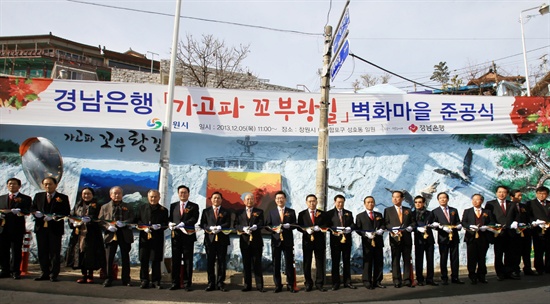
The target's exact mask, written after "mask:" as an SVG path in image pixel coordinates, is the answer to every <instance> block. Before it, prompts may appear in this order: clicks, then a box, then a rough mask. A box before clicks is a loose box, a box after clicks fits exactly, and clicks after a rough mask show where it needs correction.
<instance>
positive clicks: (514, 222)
mask: <svg viewBox="0 0 550 304" xmlns="http://www.w3.org/2000/svg"><path fill="white" fill-rule="evenodd" d="M510 229H518V222H516V221H513V222H512V224H510Z"/></svg>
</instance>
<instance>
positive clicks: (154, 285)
mask: <svg viewBox="0 0 550 304" xmlns="http://www.w3.org/2000/svg"><path fill="white" fill-rule="evenodd" d="M151 288H156V289H162V285H160V282H156V283H155V282H152V283H151Z"/></svg>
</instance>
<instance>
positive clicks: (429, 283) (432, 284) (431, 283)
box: [426, 281, 439, 286]
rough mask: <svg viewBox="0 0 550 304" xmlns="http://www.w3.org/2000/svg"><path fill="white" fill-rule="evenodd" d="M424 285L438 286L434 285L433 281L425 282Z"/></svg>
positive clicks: (437, 284)
mask: <svg viewBox="0 0 550 304" xmlns="http://www.w3.org/2000/svg"><path fill="white" fill-rule="evenodd" d="M426 285H431V286H439V283H436V282H434V281H431V282H426Z"/></svg>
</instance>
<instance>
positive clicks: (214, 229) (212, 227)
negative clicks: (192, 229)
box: [208, 226, 216, 233]
mask: <svg viewBox="0 0 550 304" xmlns="http://www.w3.org/2000/svg"><path fill="white" fill-rule="evenodd" d="M208 230H210V231H212V232H214V233H216V226H210V227H209V228H208Z"/></svg>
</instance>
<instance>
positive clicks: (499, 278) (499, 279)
mask: <svg viewBox="0 0 550 304" xmlns="http://www.w3.org/2000/svg"><path fill="white" fill-rule="evenodd" d="M505 279H506V278H505V277H504V276H499V275H497V281H504V280H505Z"/></svg>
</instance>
